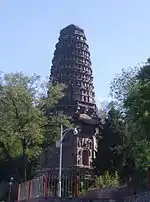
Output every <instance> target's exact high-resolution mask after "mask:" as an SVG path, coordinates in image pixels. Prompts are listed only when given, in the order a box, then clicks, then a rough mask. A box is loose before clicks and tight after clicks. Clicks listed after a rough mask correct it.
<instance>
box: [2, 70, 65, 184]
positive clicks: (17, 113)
mask: <svg viewBox="0 0 150 202" xmlns="http://www.w3.org/2000/svg"><path fill="white" fill-rule="evenodd" d="M43 87H44V88H43ZM44 90H45V91H44ZM47 92H48V93H47ZM62 97H63V86H62V85H58V84H57V85H56V86H51V87H50V86H49V85H46V86H45V85H43V83H42V82H41V81H40V77H39V76H37V75H33V76H30V77H29V76H25V75H24V74H23V73H11V74H4V75H2V74H1V81H0V149H1V154H2V157H3V159H6V160H12V159H14V158H20V160H21V162H22V163H23V165H24V166H23V170H24V172H23V178H24V180H26V178H27V174H26V171H27V167H29V164H30V162H32V161H34V160H35V159H36V158H37V156H38V155H39V154H40V152H41V151H42V149H43V145H44V144H43V143H44V142H48V144H47V145H46V146H49V145H50V144H51V142H50V140H51V141H54V136H56V138H57V137H58V134H59V133H57V132H58V125H59V123H60V121H61V122H63V123H64V124H69V120H68V118H67V117H66V116H64V115H61V116H53V115H48V116H46V114H45V113H46V110H47V109H48V110H50V109H51V108H53V107H54V106H55V105H56V104H57V102H58V101H59V99H61V98H62ZM56 123H57V124H56ZM45 134H46V135H45ZM45 139H46V140H45ZM47 140H49V141H47ZM27 165H28V166H27Z"/></svg>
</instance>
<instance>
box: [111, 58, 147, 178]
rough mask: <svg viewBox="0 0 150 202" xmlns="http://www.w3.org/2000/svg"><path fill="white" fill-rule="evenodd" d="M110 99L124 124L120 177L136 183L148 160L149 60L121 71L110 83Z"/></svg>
mask: <svg viewBox="0 0 150 202" xmlns="http://www.w3.org/2000/svg"><path fill="white" fill-rule="evenodd" d="M111 91H112V94H113V96H114V98H115V99H116V100H117V101H118V103H119V104H120V103H121V111H122V112H123V115H124V116H123V122H124V133H123V135H124V138H123V144H122V145H120V146H119V147H120V149H119V150H120V153H121V156H122V162H123V163H122V168H121V170H122V175H123V176H124V177H125V178H128V179H129V177H131V178H134V179H138V180H140V178H141V179H142V178H143V176H142V175H141V174H140V175H138V178H137V175H136V178H135V177H134V176H135V174H138V173H139V172H145V164H146V162H147V161H149V160H148V159H149V143H150V140H149V137H150V136H149V134H150V127H149V122H150V116H149V114H150V107H149V106H150V60H149V59H148V61H147V62H146V63H145V64H143V65H141V66H140V68H139V67H137V68H136V67H135V68H132V69H131V68H130V69H127V70H126V71H125V70H123V71H122V74H121V75H117V76H116V77H115V79H114V80H113V82H112V83H111Z"/></svg>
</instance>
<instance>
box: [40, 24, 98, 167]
mask: <svg viewBox="0 0 150 202" xmlns="http://www.w3.org/2000/svg"><path fill="white" fill-rule="evenodd" d="M50 82H51V85H55V84H57V83H63V84H65V85H66V87H67V88H66V89H65V96H64V97H63V98H62V99H61V100H60V102H59V103H58V105H57V107H56V108H57V111H58V112H60V111H61V112H63V113H64V114H66V115H67V116H69V117H71V119H72V122H73V124H74V126H78V127H80V128H81V131H80V133H79V134H78V135H77V136H74V135H73V134H72V132H70V133H68V134H67V135H66V136H65V138H64V141H63V168H64V169H70V168H72V169H73V168H88V169H91V168H92V160H93V158H95V152H96V151H97V142H96V135H97V133H98V132H99V123H100V121H99V119H98V116H97V113H96V112H97V108H96V104H95V100H94V97H95V93H94V86H93V75H92V69H91V60H90V52H89V46H88V44H87V40H86V36H85V33H84V30H83V29H81V28H79V27H77V26H75V25H69V26H67V27H65V28H64V29H62V30H61V31H60V36H59V40H58V43H57V44H56V49H55V52H54V57H53V60H52V67H51V75H50ZM41 167H42V168H43V169H49V168H58V167H59V148H57V147H56V146H54V148H53V149H51V150H47V151H46V152H44V153H43V156H42V160H41Z"/></svg>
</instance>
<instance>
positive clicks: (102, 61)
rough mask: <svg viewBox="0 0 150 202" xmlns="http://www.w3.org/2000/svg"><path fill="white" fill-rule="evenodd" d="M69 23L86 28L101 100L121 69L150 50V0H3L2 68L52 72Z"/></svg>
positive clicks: (43, 73)
mask: <svg viewBox="0 0 150 202" xmlns="http://www.w3.org/2000/svg"><path fill="white" fill-rule="evenodd" d="M69 24H76V25H78V26H80V27H81V28H83V29H84V30H85V33H86V36H87V39H88V43H89V46H90V51H91V59H92V68H93V72H94V85H95V91H96V98H97V100H101V99H107V96H108V94H109V83H110V81H111V80H112V78H113V76H114V74H115V73H118V72H120V71H121V69H122V68H127V67H129V66H131V65H136V64H138V63H139V62H143V61H145V60H146V59H147V58H148V57H149V56H150V0H92V1H91V0H75V1H73V0H0V70H2V71H4V72H14V71H20V70H21V71H23V72H24V73H25V74H28V75H31V74H33V73H34V72H35V73H37V74H40V75H41V76H42V77H46V76H49V73H50V66H51V60H52V57H53V52H54V48H55V44H56V42H57V39H58V36H59V31H60V29H62V28H64V27H65V26H67V25H69Z"/></svg>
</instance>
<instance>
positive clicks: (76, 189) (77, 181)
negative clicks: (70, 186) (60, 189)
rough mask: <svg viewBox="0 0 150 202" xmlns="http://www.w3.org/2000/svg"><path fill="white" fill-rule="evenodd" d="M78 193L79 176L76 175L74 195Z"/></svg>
mask: <svg viewBox="0 0 150 202" xmlns="http://www.w3.org/2000/svg"><path fill="white" fill-rule="evenodd" d="M78 195H79V177H78V176H76V182H75V196H78Z"/></svg>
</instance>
